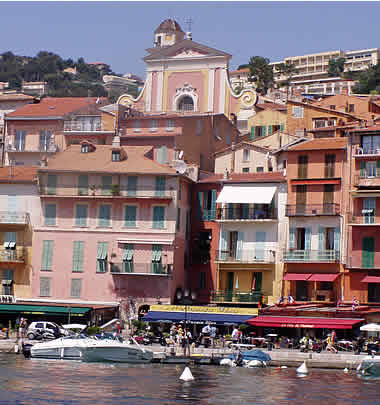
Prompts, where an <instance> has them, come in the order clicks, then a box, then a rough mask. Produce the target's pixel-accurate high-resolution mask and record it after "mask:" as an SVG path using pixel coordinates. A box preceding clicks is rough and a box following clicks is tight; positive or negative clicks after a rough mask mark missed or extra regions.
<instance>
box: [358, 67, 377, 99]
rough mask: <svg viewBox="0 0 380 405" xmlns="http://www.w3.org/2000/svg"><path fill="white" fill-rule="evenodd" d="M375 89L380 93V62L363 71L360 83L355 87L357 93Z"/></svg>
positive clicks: (366, 92) (360, 75)
mask: <svg viewBox="0 0 380 405" xmlns="http://www.w3.org/2000/svg"><path fill="white" fill-rule="evenodd" d="M373 91H376V93H377V94H380V63H378V64H377V65H375V66H370V67H369V68H368V69H366V70H364V71H363V72H361V73H360V74H359V77H358V84H357V85H356V86H355V87H354V88H353V92H354V93H357V94H370V93H372V92H373Z"/></svg>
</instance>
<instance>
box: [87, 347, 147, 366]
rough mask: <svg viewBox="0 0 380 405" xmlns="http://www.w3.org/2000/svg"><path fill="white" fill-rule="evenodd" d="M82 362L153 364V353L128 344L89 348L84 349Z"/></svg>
mask: <svg viewBox="0 0 380 405" xmlns="http://www.w3.org/2000/svg"><path fill="white" fill-rule="evenodd" d="M82 360H83V361H86V362H102V361H107V362H115V363H151V362H152V361H153V352H152V351H150V350H146V349H144V351H143V350H141V349H138V348H135V347H131V346H129V345H126V344H121V345H119V346H108V345H104V346H99V345H97V346H87V347H83V348H82Z"/></svg>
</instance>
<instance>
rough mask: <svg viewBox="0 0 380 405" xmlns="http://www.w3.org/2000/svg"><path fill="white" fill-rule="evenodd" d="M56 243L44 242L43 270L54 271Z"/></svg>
mask: <svg viewBox="0 0 380 405" xmlns="http://www.w3.org/2000/svg"><path fill="white" fill-rule="evenodd" d="M53 246H54V241H52V240H44V241H43V242H42V263H41V270H52V262H53Z"/></svg>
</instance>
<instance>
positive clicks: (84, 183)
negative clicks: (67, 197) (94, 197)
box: [78, 174, 88, 195]
mask: <svg viewBox="0 0 380 405" xmlns="http://www.w3.org/2000/svg"><path fill="white" fill-rule="evenodd" d="M78 194H79V195H87V194H88V175H87V174H81V175H79V176H78Z"/></svg>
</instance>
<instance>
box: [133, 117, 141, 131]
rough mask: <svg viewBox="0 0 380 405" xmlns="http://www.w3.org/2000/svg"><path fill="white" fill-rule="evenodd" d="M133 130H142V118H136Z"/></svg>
mask: <svg viewBox="0 0 380 405" xmlns="http://www.w3.org/2000/svg"><path fill="white" fill-rule="evenodd" d="M133 131H134V132H140V131H141V121H140V120H136V121H135V122H134V123H133Z"/></svg>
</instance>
